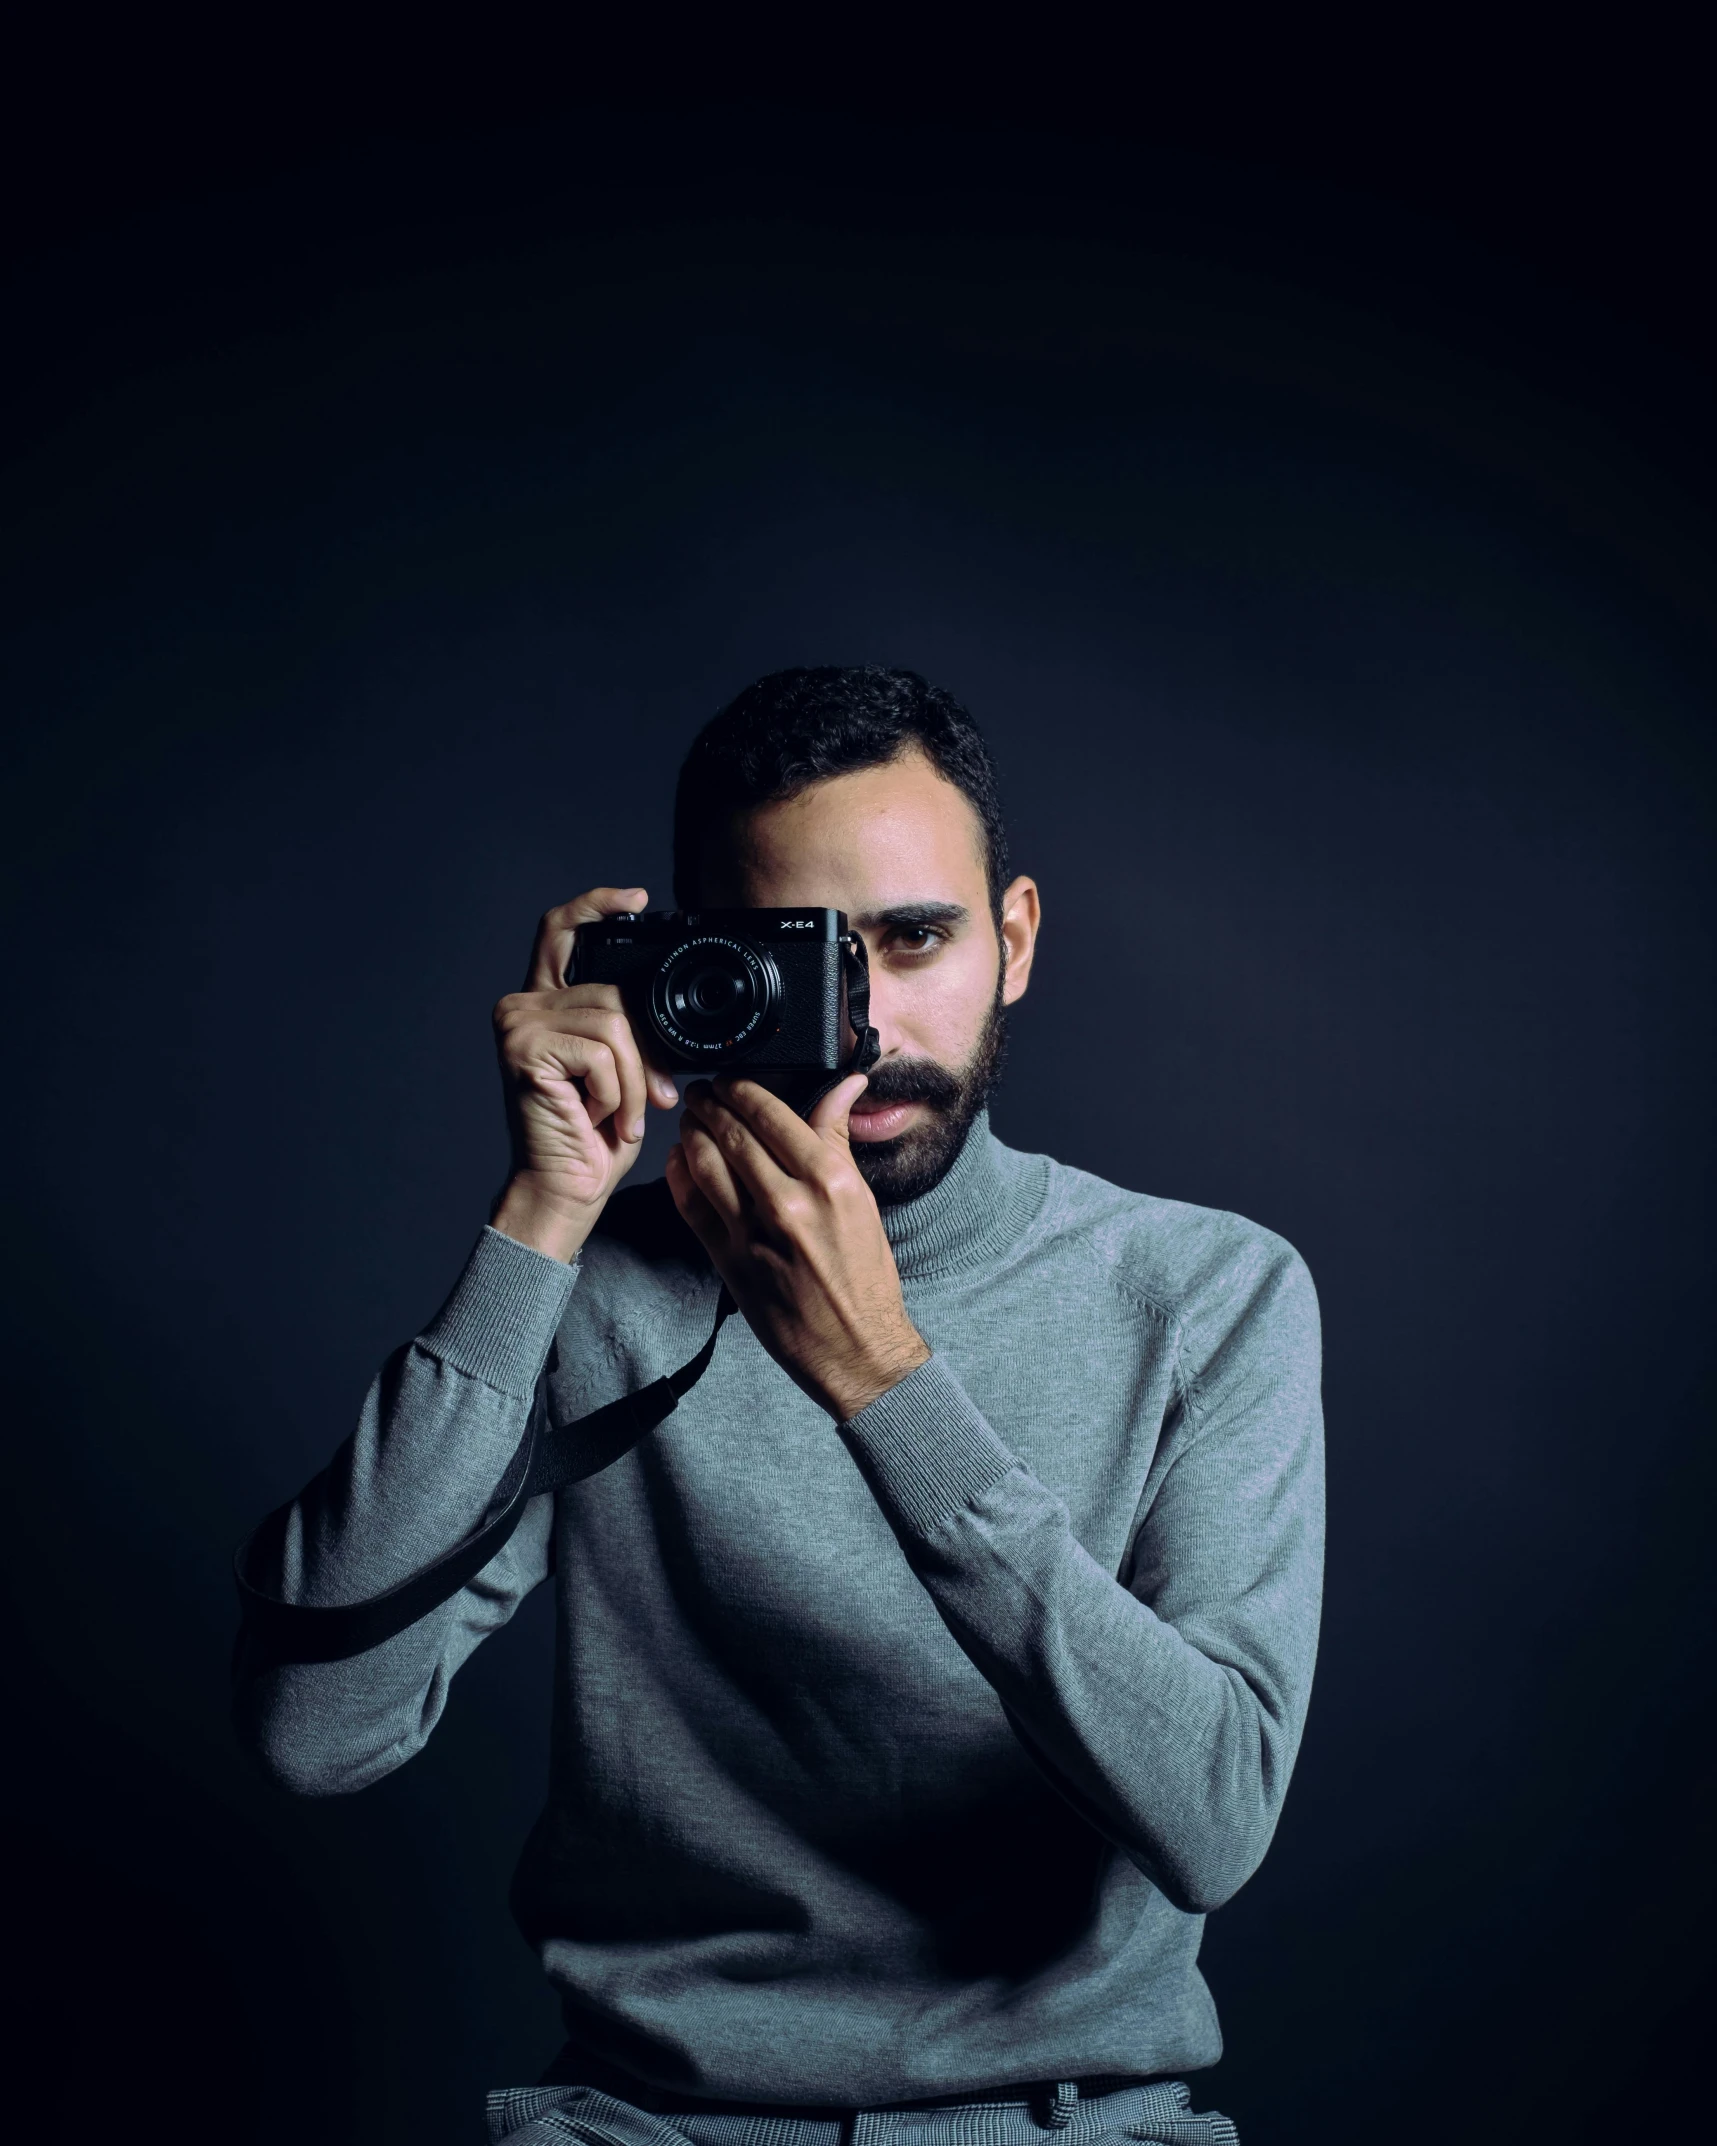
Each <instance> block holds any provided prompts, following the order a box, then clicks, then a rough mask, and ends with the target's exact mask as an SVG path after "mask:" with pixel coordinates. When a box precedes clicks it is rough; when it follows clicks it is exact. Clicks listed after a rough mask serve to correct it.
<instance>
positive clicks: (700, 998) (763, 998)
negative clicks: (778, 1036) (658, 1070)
mask: <svg viewBox="0 0 1717 2146" xmlns="http://www.w3.org/2000/svg"><path fill="white" fill-rule="evenodd" d="M780 1004H781V976H780V971H779V970H778V969H777V968H776V966H775V963H774V962H773V961H772V960H771V959H770V956H769V954H768V953H767V951H766V950H765V949H764V948H762V947H760V946H755V945H752V944H750V943H749V942H748V941H746V940H744V939H739V938H729V937H728V936H727V935H726V934H725V933H705V934H702V935H700V936H699V937H697V938H693V939H686V940H684V941H682V942H681V944H680V945H679V946H677V947H676V948H675V949H674V951H673V952H672V953H671V954H670V955H669V956H668V958H667V960H666V961H664V962H663V963H662V965H661V967H660V968H659V969H658V970H657V971H656V974H655V977H654V978H653V980H652V982H651V986H650V1015H651V1019H652V1021H653V1022H654V1024H655V1027H656V1031H657V1033H658V1035H659V1036H660V1037H661V1040H662V1041H663V1042H664V1043H665V1044H666V1045H667V1046H668V1048H669V1049H670V1050H673V1051H676V1052H678V1053H679V1054H680V1055H681V1056H682V1057H684V1058H687V1059H689V1060H691V1062H692V1063H693V1064H700V1063H704V1062H707V1061H710V1060H714V1059H718V1058H727V1057H731V1056H733V1055H734V1054H735V1053H738V1052H742V1051H747V1050H749V1049H751V1048H752V1046H753V1045H755V1044H758V1043H761V1042H762V1041H763V1039H764V1038H765V1037H766V1036H770V1035H773V1034H774V1032H775V1029H776V1027H777V1026H778V1023H779V1010H780Z"/></svg>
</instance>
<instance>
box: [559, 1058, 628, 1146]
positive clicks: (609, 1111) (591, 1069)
mask: <svg viewBox="0 0 1717 2146" xmlns="http://www.w3.org/2000/svg"><path fill="white" fill-rule="evenodd" d="M554 1057H555V1059H556V1060H557V1062H558V1063H559V1064H560V1065H561V1066H563V1067H564V1068H565V1069H566V1071H567V1073H568V1074H569V1075H570V1076H571V1078H572V1079H574V1080H576V1081H578V1082H580V1083H581V1084H582V1086H583V1089H584V1114H585V1116H586V1117H587V1118H588V1119H589V1120H590V1122H591V1124H592V1125H601V1124H603V1123H605V1122H606V1121H607V1120H608V1119H609V1118H611V1117H613V1115H614V1113H615V1112H616V1111H617V1110H618V1109H619V1108H620V1098H621V1094H622V1089H621V1085H620V1072H619V1068H618V1067H617V1066H616V1065H615V1063H614V1053H613V1052H612V1051H611V1050H610V1049H609V1048H608V1046H607V1044H606V1043H603V1042H601V1041H600V1040H599V1039H598V1038H597V1037H594V1036H569V1037H568V1038H567V1040H566V1046H565V1048H563V1049H559V1050H556V1051H555V1052H554ZM621 1130H622V1133H623V1134H624V1121H622V1127H621Z"/></svg>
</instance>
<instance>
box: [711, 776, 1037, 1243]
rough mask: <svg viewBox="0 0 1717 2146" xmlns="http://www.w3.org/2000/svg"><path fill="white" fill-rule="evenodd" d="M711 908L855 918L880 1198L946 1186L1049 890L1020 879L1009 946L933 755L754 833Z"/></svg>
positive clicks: (987, 1079) (861, 1148) (996, 1052)
mask: <svg viewBox="0 0 1717 2146" xmlns="http://www.w3.org/2000/svg"><path fill="white" fill-rule="evenodd" d="M705 900H706V901H707V902H708V903H709V904H710V906H711V907H716V906H721V905H726V904H728V903H733V904H735V905H738V906H742V907H748V908H756V909H797V908H826V909H844V910H845V911H846V913H847V919H848V921H849V923H850V924H851V925H852V927H853V929H854V930H856V931H858V932H859V933H861V934H862V936H863V938H864V941H865V947H866V951H867V952H868V953H869V955H870V977H871V984H870V1018H871V1023H872V1025H873V1027H874V1028H875V1029H876V1031H877V1034H878V1036H879V1037H880V1038H881V1042H882V1058H881V1060H880V1062H879V1063H878V1064H877V1066H876V1067H875V1068H874V1070H873V1071H872V1073H871V1076H870V1086H869V1088H868V1089H867V1090H866V1092H865V1093H864V1094H863V1095H861V1096H860V1097H859V1099H858V1103H857V1105H856V1107H855V1108H854V1110H853V1114H852V1119H851V1130H852V1141H853V1156H854V1159H855V1160H856V1161H857V1163H858V1165H859V1168H860V1169H861V1170H862V1171H863V1172H864V1175H865V1177H866V1179H867V1180H868V1182H869V1184H870V1186H871V1189H872V1191H874V1192H875V1194H876V1196H877V1198H878V1199H879V1200H886V1201H898V1200H909V1199H915V1198H916V1197H917V1196H918V1195H919V1194H920V1193H921V1192H927V1191H928V1190H929V1189H930V1187H931V1186H932V1185H934V1184H936V1183H937V1182H938V1181H939V1179H940V1178H941V1177H942V1176H943V1174H944V1172H945V1171H946V1170H947V1169H948V1167H949V1165H950V1164H951V1163H952V1162H953V1160H954V1158H955V1156H956V1155H958V1153H959V1151H960V1145H961V1142H962V1141H963V1140H964V1139H965V1136H966V1132H967V1130H968V1128H969V1127H970V1125H971V1123H972V1120H973V1118H974V1117H976V1115H977V1113H978V1112H979V1110H981V1109H982V1108H983V1104H984V1100H985V1097H986V1096H987V1094H988V1092H989V1087H990V1083H991V1081H992V1079H993V1078H994V1075H995V1071H996V1066H997V1062H998V1059H999V1056H1000V1049H1001V1037H1002V1009H1003V1008H1004V1007H1005V1006H1011V1005H1012V1004H1013V1002H1014V1000H1015V999H1017V998H1019V997H1020V996H1021V995H1022V994H1023V993H1024V991H1025V988H1026V984H1027V982H1028V980H1029V978H1030V975H1031V962H1032V951H1033V947H1034V944H1035V941H1036V937H1037V921H1038V901H1037V889H1036V887H1035V886H1034V885H1033V884H1032V882H1031V881H1030V880H1029V879H1016V880H1015V881H1014V882H1013V884H1012V885H1011V886H1010V887H1009V888H1008V889H1007V891H1006V893H1005V895H1004V896H1003V902H1002V926H1001V931H1000V933H999V935H998V932H997V928H996V920H995V917H994V915H993V913H992V911H991V908H990V895H989V885H988V880H987V878H986V875H985V869H984V848H983V829H982V826H981V824H980V822H979V820H978V816H977V814H976V812H974V811H973V809H972V807H971V805H970V804H969V803H968V802H967V800H966V798H965V797H964V796H963V795H962V794H961V792H960V791H959V790H957V789H956V788H955V787H954V785H953V784H952V783H950V782H947V781H945V780H944V779H943V777H942V776H941V775H940V774H938V773H937V771H936V768H935V766H934V765H933V763H932V762H931V761H930V760H929V759H928V758H927V757H926V756H925V755H924V754H923V753H921V752H918V751H916V750H915V751H912V752H909V753H904V754H902V755H901V757H900V758H899V759H897V760H891V761H889V762H887V763H886V764H885V765H884V766H882V767H874V768H863V769H860V770H859V772H858V773H856V774H852V775H837V776H835V777H834V778H833V779H832V780H830V781H828V782H821V783H817V784H815V785H814V786H813V787H812V788H811V789H809V790H806V791H804V792H802V793H801V795H799V796H798V797H794V798H789V799H787V800H785V801H784V802H782V803H780V804H774V805H764V806H762V807H760V808H759V809H758V810H757V811H755V812H752V813H749V814H747V815H746V817H745V818H744V819H743V820H742V821H741V822H740V825H739V829H738V839H737V842H736V844H735V848H734V852H733V854H732V855H731V857H727V858H719V857H712V858H711V859H710V866H709V869H708V870H707V872H706V875H705Z"/></svg>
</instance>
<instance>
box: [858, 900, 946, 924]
mask: <svg viewBox="0 0 1717 2146" xmlns="http://www.w3.org/2000/svg"><path fill="white" fill-rule="evenodd" d="M971 915H972V912H971V911H970V910H969V909H965V908H962V906H961V905H960V903H958V902H896V903H895V904H894V906H893V907H892V908H889V909H867V910H866V911H865V913H864V915H863V916H858V917H848V919H847V922H848V923H849V924H850V925H851V926H852V928H853V930H854V931H883V930H886V929H888V928H889V927H892V928H893V929H894V930H896V931H916V930H917V929H918V927H919V926H920V925H921V924H966V923H969V922H970V921H971Z"/></svg>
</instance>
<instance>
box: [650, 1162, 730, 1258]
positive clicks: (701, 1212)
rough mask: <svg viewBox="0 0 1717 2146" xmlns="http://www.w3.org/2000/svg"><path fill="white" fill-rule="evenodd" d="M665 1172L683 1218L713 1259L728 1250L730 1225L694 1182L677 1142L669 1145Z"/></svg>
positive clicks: (671, 1194) (673, 1199)
mask: <svg viewBox="0 0 1717 2146" xmlns="http://www.w3.org/2000/svg"><path fill="white" fill-rule="evenodd" d="M662 1174H663V1175H664V1177H666V1179H667V1181H668V1195H669V1197H670V1198H671V1199H672V1201H673V1203H674V1205H675V1207H677V1208H678V1209H679V1213H680V1219H681V1220H682V1221H683V1222H684V1223H685V1224H686V1226H687V1228H688V1229H689V1230H690V1231H691V1233H692V1235H693V1236H694V1237H695V1238H696V1239H697V1240H698V1242H699V1244H701V1245H702V1246H703V1248H704V1250H705V1251H706V1252H707V1253H708V1254H709V1256H710V1258H711V1259H714V1258H716V1257H717V1255H718V1254H720V1253H723V1252H725V1251H726V1250H727V1246H728V1235H727V1229H726V1226H725V1224H724V1223H723V1221H722V1219H721V1216H720V1215H719V1214H717V1212H716V1211H715V1209H714V1208H713V1207H712V1206H711V1205H710V1203H709V1201H708V1200H706V1199H705V1198H704V1196H703V1194H702V1193H701V1192H700V1191H699V1190H698V1188H697V1185H696V1184H695V1182H694V1181H693V1178H692V1173H691V1169H690V1167H689V1165H688V1164H687V1162H686V1151H685V1149H684V1148H683V1147H680V1146H678V1145H675V1146H674V1147H671V1148H669V1150H668V1160H667V1163H666V1166H665V1167H664V1170H663V1173H662Z"/></svg>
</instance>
